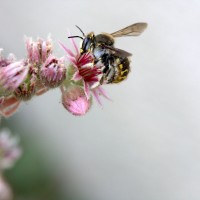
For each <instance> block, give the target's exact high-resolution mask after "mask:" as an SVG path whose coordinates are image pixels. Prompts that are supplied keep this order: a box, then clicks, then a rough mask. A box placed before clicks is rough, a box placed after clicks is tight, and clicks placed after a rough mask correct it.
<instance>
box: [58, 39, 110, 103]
mask: <svg viewBox="0 0 200 200" xmlns="http://www.w3.org/2000/svg"><path fill="white" fill-rule="evenodd" d="M70 41H71V42H72V44H73V46H74V49H75V52H76V53H73V52H72V51H71V50H70V49H68V48H67V47H66V46H64V45H63V44H62V43H60V45H61V47H62V48H63V49H64V50H65V51H66V52H67V58H68V60H69V61H70V62H71V63H72V65H73V66H74V68H75V73H74V75H73V77H72V80H74V81H80V80H81V81H82V82H83V88H84V92H85V95H86V98H87V99H89V98H90V91H92V93H93V95H94V97H95V98H96V99H97V101H98V102H99V103H100V104H101V101H100V95H102V96H104V97H106V98H107V99H109V98H108V97H107V95H106V94H105V92H104V91H103V89H102V87H101V86H100V79H101V77H102V75H103V73H102V69H101V68H100V67H97V66H95V65H94V57H93V55H92V54H91V53H85V54H80V50H79V48H78V46H77V45H76V43H75V41H74V39H73V38H70Z"/></svg>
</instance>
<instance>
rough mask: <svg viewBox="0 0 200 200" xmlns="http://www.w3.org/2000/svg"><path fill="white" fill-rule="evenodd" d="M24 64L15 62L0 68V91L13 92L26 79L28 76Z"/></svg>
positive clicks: (26, 66) (25, 64)
mask: <svg viewBox="0 0 200 200" xmlns="http://www.w3.org/2000/svg"><path fill="white" fill-rule="evenodd" d="M28 70H29V68H28V65H27V63H26V62H24V61H23V60H22V61H17V62H13V63H11V64H9V65H7V66H5V67H1V68H0V90H1V91H5V92H6V91H13V90H15V89H16V88H17V87H19V85H20V84H21V83H22V82H23V81H24V80H25V79H26V76H27V74H28Z"/></svg>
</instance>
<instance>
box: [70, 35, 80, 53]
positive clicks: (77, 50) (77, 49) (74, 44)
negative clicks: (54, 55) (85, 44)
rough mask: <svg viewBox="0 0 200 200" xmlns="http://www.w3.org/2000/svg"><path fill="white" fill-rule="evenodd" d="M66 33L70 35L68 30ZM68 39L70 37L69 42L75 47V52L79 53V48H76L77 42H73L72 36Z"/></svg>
mask: <svg viewBox="0 0 200 200" xmlns="http://www.w3.org/2000/svg"><path fill="white" fill-rule="evenodd" d="M68 35H69V36H71V34H70V32H68ZM69 39H70V41H71V43H72V44H73V46H74V49H75V51H76V54H77V55H79V48H78V46H77V44H76V43H75V41H74V38H69Z"/></svg>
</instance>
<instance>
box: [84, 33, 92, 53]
mask: <svg viewBox="0 0 200 200" xmlns="http://www.w3.org/2000/svg"><path fill="white" fill-rule="evenodd" d="M91 42H92V41H91V39H89V38H87V37H86V38H85V39H84V40H83V43H82V49H83V52H86V51H88V50H89V48H90V45H91Z"/></svg>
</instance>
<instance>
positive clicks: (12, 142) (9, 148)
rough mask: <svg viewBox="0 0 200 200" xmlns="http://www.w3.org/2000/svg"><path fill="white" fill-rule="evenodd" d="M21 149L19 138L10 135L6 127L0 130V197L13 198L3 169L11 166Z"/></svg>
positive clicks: (2, 199)
mask: <svg viewBox="0 0 200 200" xmlns="http://www.w3.org/2000/svg"><path fill="white" fill-rule="evenodd" d="M21 154H22V150H21V148H20V146H19V138H18V137H16V136H12V135H11V133H10V131H9V130H8V129H2V130H0V199H1V200H11V199H13V193H12V190H11V188H10V186H9V184H8V183H7V181H6V180H5V178H4V176H3V171H4V170H6V169H9V168H11V167H13V165H14V164H15V162H16V161H17V160H18V159H19V158H20V156H21Z"/></svg>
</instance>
